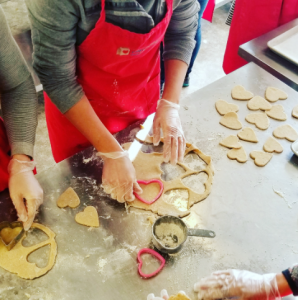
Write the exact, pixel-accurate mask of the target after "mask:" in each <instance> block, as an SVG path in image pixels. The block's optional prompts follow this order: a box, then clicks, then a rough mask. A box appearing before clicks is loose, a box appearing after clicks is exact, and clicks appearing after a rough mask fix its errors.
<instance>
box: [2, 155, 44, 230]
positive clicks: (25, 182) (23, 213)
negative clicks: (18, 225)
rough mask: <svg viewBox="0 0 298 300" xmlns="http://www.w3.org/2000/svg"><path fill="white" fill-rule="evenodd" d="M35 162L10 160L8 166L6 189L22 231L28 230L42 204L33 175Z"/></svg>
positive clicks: (41, 192) (39, 190)
mask: <svg viewBox="0 0 298 300" xmlns="http://www.w3.org/2000/svg"><path fill="white" fill-rule="evenodd" d="M34 168H35V162H33V161H21V160H17V159H15V158H13V159H11V161H10V162H9V165H8V173H9V181H8V188H9V193H10V198H11V199H12V202H13V204H14V206H15V208H16V211H17V214H18V217H19V221H21V222H23V225H24V229H25V230H26V231H27V230H29V229H30V227H31V225H32V223H33V220H34V218H35V215H36V212H37V210H38V208H39V206H40V205H41V204H42V202H43V190H42V188H41V186H40V185H39V183H38V181H37V179H36V178H35V176H34V174H33V172H32V171H33V169H34Z"/></svg>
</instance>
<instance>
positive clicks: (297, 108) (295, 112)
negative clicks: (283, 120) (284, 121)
mask: <svg viewBox="0 0 298 300" xmlns="http://www.w3.org/2000/svg"><path fill="white" fill-rule="evenodd" d="M292 116H293V117H294V118H297V119H298V105H297V106H295V107H294V108H293V111H292Z"/></svg>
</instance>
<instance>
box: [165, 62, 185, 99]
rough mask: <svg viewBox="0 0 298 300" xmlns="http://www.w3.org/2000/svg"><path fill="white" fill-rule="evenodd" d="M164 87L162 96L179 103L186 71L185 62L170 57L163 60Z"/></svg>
mask: <svg viewBox="0 0 298 300" xmlns="http://www.w3.org/2000/svg"><path fill="white" fill-rule="evenodd" d="M164 63H165V87H164V91H163V94H162V98H163V99H166V100H168V101H172V102H174V103H179V97H180V93H181V89H182V85H183V81H184V78H185V75H186V71H187V67H188V66H187V64H186V63H185V62H183V61H181V60H176V59H170V60H166V61H165V62H164Z"/></svg>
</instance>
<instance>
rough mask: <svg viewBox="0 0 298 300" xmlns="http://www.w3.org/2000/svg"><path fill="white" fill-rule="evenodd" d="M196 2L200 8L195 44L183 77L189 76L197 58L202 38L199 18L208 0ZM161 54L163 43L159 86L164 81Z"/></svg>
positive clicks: (161, 49)
mask: <svg viewBox="0 0 298 300" xmlns="http://www.w3.org/2000/svg"><path fill="white" fill-rule="evenodd" d="M198 2H199V3H200V6H201V9H200V11H199V19H198V30H197V33H196V35H195V41H196V46H195V48H194V49H193V52H192V56H191V60H190V63H189V66H188V69H187V72H186V76H185V77H187V76H189V74H190V72H191V71H192V67H193V64H194V62H195V60H196V58H197V55H198V52H199V50H200V47H201V39H202V37H201V19H202V15H203V13H204V10H205V8H206V6H207V3H208V0H198ZM162 54H163V43H161V44H160V86H161V87H162V85H163V84H164V82H165V68H164V63H163V60H162Z"/></svg>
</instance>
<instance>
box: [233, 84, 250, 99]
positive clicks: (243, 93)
mask: <svg viewBox="0 0 298 300" xmlns="http://www.w3.org/2000/svg"><path fill="white" fill-rule="evenodd" d="M253 96H254V94H253V93H251V92H249V91H247V90H246V89H245V88H244V87H243V86H242V85H236V86H234V87H233V89H232V98H233V99H236V100H250V99H251V98H252V97H253Z"/></svg>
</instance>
